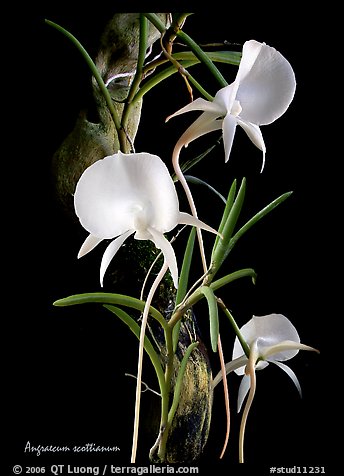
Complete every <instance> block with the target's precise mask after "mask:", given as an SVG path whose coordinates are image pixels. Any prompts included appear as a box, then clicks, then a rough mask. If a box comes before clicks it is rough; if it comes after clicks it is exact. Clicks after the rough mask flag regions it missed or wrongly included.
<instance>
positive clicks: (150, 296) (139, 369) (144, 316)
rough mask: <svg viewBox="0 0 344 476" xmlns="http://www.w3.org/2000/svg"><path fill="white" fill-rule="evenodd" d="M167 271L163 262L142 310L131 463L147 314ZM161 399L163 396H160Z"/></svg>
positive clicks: (138, 411) (132, 459)
mask: <svg viewBox="0 0 344 476" xmlns="http://www.w3.org/2000/svg"><path fill="white" fill-rule="evenodd" d="M167 269H168V264H167V263H166V261H164V264H163V266H162V268H161V270H160V271H159V274H158V275H157V277H156V278H155V280H154V282H153V284H152V287H151V289H150V290H149V293H148V296H147V300H146V303H145V307H144V310H143V316H142V323H141V331H140V343H139V357H138V364H137V382H136V399H135V417H134V431H133V444H132V452H131V463H135V461H136V453H137V442H138V432H139V420H140V403H141V380H142V365H143V349H144V338H145V331H146V324H147V319H148V314H149V307H150V304H151V302H152V299H153V296H154V293H155V291H156V290H157V288H158V286H159V284H160V282H161V280H162V278H163V277H164V275H165V273H166V271H167ZM162 398H163V396H162Z"/></svg>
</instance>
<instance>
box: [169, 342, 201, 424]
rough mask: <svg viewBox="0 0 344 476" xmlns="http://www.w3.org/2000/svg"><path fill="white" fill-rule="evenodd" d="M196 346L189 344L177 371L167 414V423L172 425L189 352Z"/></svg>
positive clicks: (194, 343)
mask: <svg viewBox="0 0 344 476" xmlns="http://www.w3.org/2000/svg"><path fill="white" fill-rule="evenodd" d="M198 344H199V343H198V342H193V343H192V344H190V345H189V347H188V348H187V349H186V352H185V354H184V356H183V359H182V361H181V364H180V367H179V371H178V375H177V379H176V384H175V387H174V394H173V401H172V405H171V408H170V411H169V413H168V422H169V424H171V423H172V420H173V417H174V415H175V413H176V411H177V408H178V403H179V397H180V392H181V389H182V383H183V378H184V374H185V369H186V364H187V362H188V360H189V357H190V355H191V352H192V351H193V350H194V349H195V348H196V347H197V346H198Z"/></svg>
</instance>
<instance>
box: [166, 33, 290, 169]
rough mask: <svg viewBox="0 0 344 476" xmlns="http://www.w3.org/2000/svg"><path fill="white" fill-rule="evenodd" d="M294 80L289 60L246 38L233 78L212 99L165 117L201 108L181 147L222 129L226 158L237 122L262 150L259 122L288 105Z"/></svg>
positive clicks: (276, 115) (273, 117)
mask: <svg viewBox="0 0 344 476" xmlns="http://www.w3.org/2000/svg"><path fill="white" fill-rule="evenodd" d="M295 88H296V81H295V75H294V71H293V69H292V67H291V65H290V63H289V62H288V61H287V60H286V59H285V58H284V56H282V55H281V53H279V52H278V51H277V50H276V49H275V48H272V47H271V46H268V45H266V44H265V43H259V42H258V41H255V40H250V41H246V42H245V43H244V46H243V50H242V58H241V61H240V65H239V68H238V72H237V75H236V78H235V81H234V82H233V83H232V84H230V85H228V86H225V87H224V88H222V89H220V90H219V91H218V92H217V93H216V95H215V97H214V99H213V101H207V100H205V99H203V98H198V99H196V100H195V101H192V102H191V103H190V104H188V105H187V106H185V107H183V108H181V109H179V110H178V111H177V112H175V113H174V114H172V115H171V116H169V117H168V118H167V120H169V119H170V118H171V117H174V116H177V115H179V114H183V113H184V112H189V111H204V112H203V114H202V115H201V116H200V117H199V118H198V119H196V121H195V122H194V123H193V124H192V125H191V126H190V127H189V128H188V129H187V130H186V131H185V133H184V134H183V137H184V139H185V140H184V145H185V147H186V146H187V145H188V144H189V143H190V142H191V141H193V140H194V139H196V138H198V137H200V136H202V135H204V134H206V133H208V132H211V131H215V130H218V129H222V131H223V141H224V148H225V161H226V162H227V161H228V159H229V155H230V153H231V149H232V144H233V139H234V135H235V130H236V126H237V125H239V126H241V127H242V128H243V129H244V131H245V132H246V134H247V135H248V137H249V138H250V139H251V141H252V142H253V143H254V145H256V146H257V147H258V149H260V150H261V151H262V152H263V165H262V169H263V167H264V163H265V151H266V149H265V144H264V140H263V136H262V133H261V130H260V128H259V126H263V125H267V124H271V123H272V122H274V121H275V120H276V119H278V118H279V117H280V116H282V114H284V113H285V111H286V110H287V109H288V107H289V105H290V103H291V101H292V99H293V97H294V93H295Z"/></svg>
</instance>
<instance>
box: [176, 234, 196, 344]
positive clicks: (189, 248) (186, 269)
mask: <svg viewBox="0 0 344 476" xmlns="http://www.w3.org/2000/svg"><path fill="white" fill-rule="evenodd" d="M195 236H196V228H194V227H192V229H191V231H190V235H189V239H188V242H187V245H186V248H185V253H184V259H183V264H182V268H181V271H180V278H179V284H178V290H177V295H176V306H178V304H180V303H181V302H182V300H183V299H184V297H185V295H186V291H187V288H188V283H189V273H190V267H191V260H192V255H193V250H194V244H195ZM180 324H181V321H178V322H177V324H176V325H175V326H174V328H173V334H172V339H173V351H174V352H175V351H176V349H177V344H178V339H179V330H180Z"/></svg>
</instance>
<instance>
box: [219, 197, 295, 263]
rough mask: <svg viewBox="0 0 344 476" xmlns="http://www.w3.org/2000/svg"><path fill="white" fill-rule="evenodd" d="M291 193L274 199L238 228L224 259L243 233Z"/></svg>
mask: <svg viewBox="0 0 344 476" xmlns="http://www.w3.org/2000/svg"><path fill="white" fill-rule="evenodd" d="M292 193H293V192H286V193H284V194H283V195H281V196H280V197H278V198H276V199H275V200H274V201H273V202H271V203H270V204H269V205H267V206H266V207H264V208H263V209H262V210H261V211H260V212H258V213H256V215H254V216H253V217H252V218H251V219H250V220H249V221H248V222H247V223H245V225H244V226H242V227H241V228H240V230H239V231H237V233H235V235H234V236H233V237H232V238H231V239H230V241H229V243H228V247H227V249H226V253H225V256H224V259H226V258H227V256H228V254H229V253H230V251H231V250H232V249H233V247H234V245H235V243H236V242H237V241H238V240H239V238H241V237H242V235H243V234H244V233H246V232H247V231H248V230H249V229H250V228H251V227H252V226H253V225H255V224H256V223H257V222H258V221H259V220H260V219H261V218H263V217H264V216H265V215H267V214H268V213H270V212H271V211H272V210H273V209H274V208H276V207H277V206H278V205H279V204H280V203H282V202H284V200H286V199H287V198H288V197H290V195H291V194H292Z"/></svg>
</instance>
